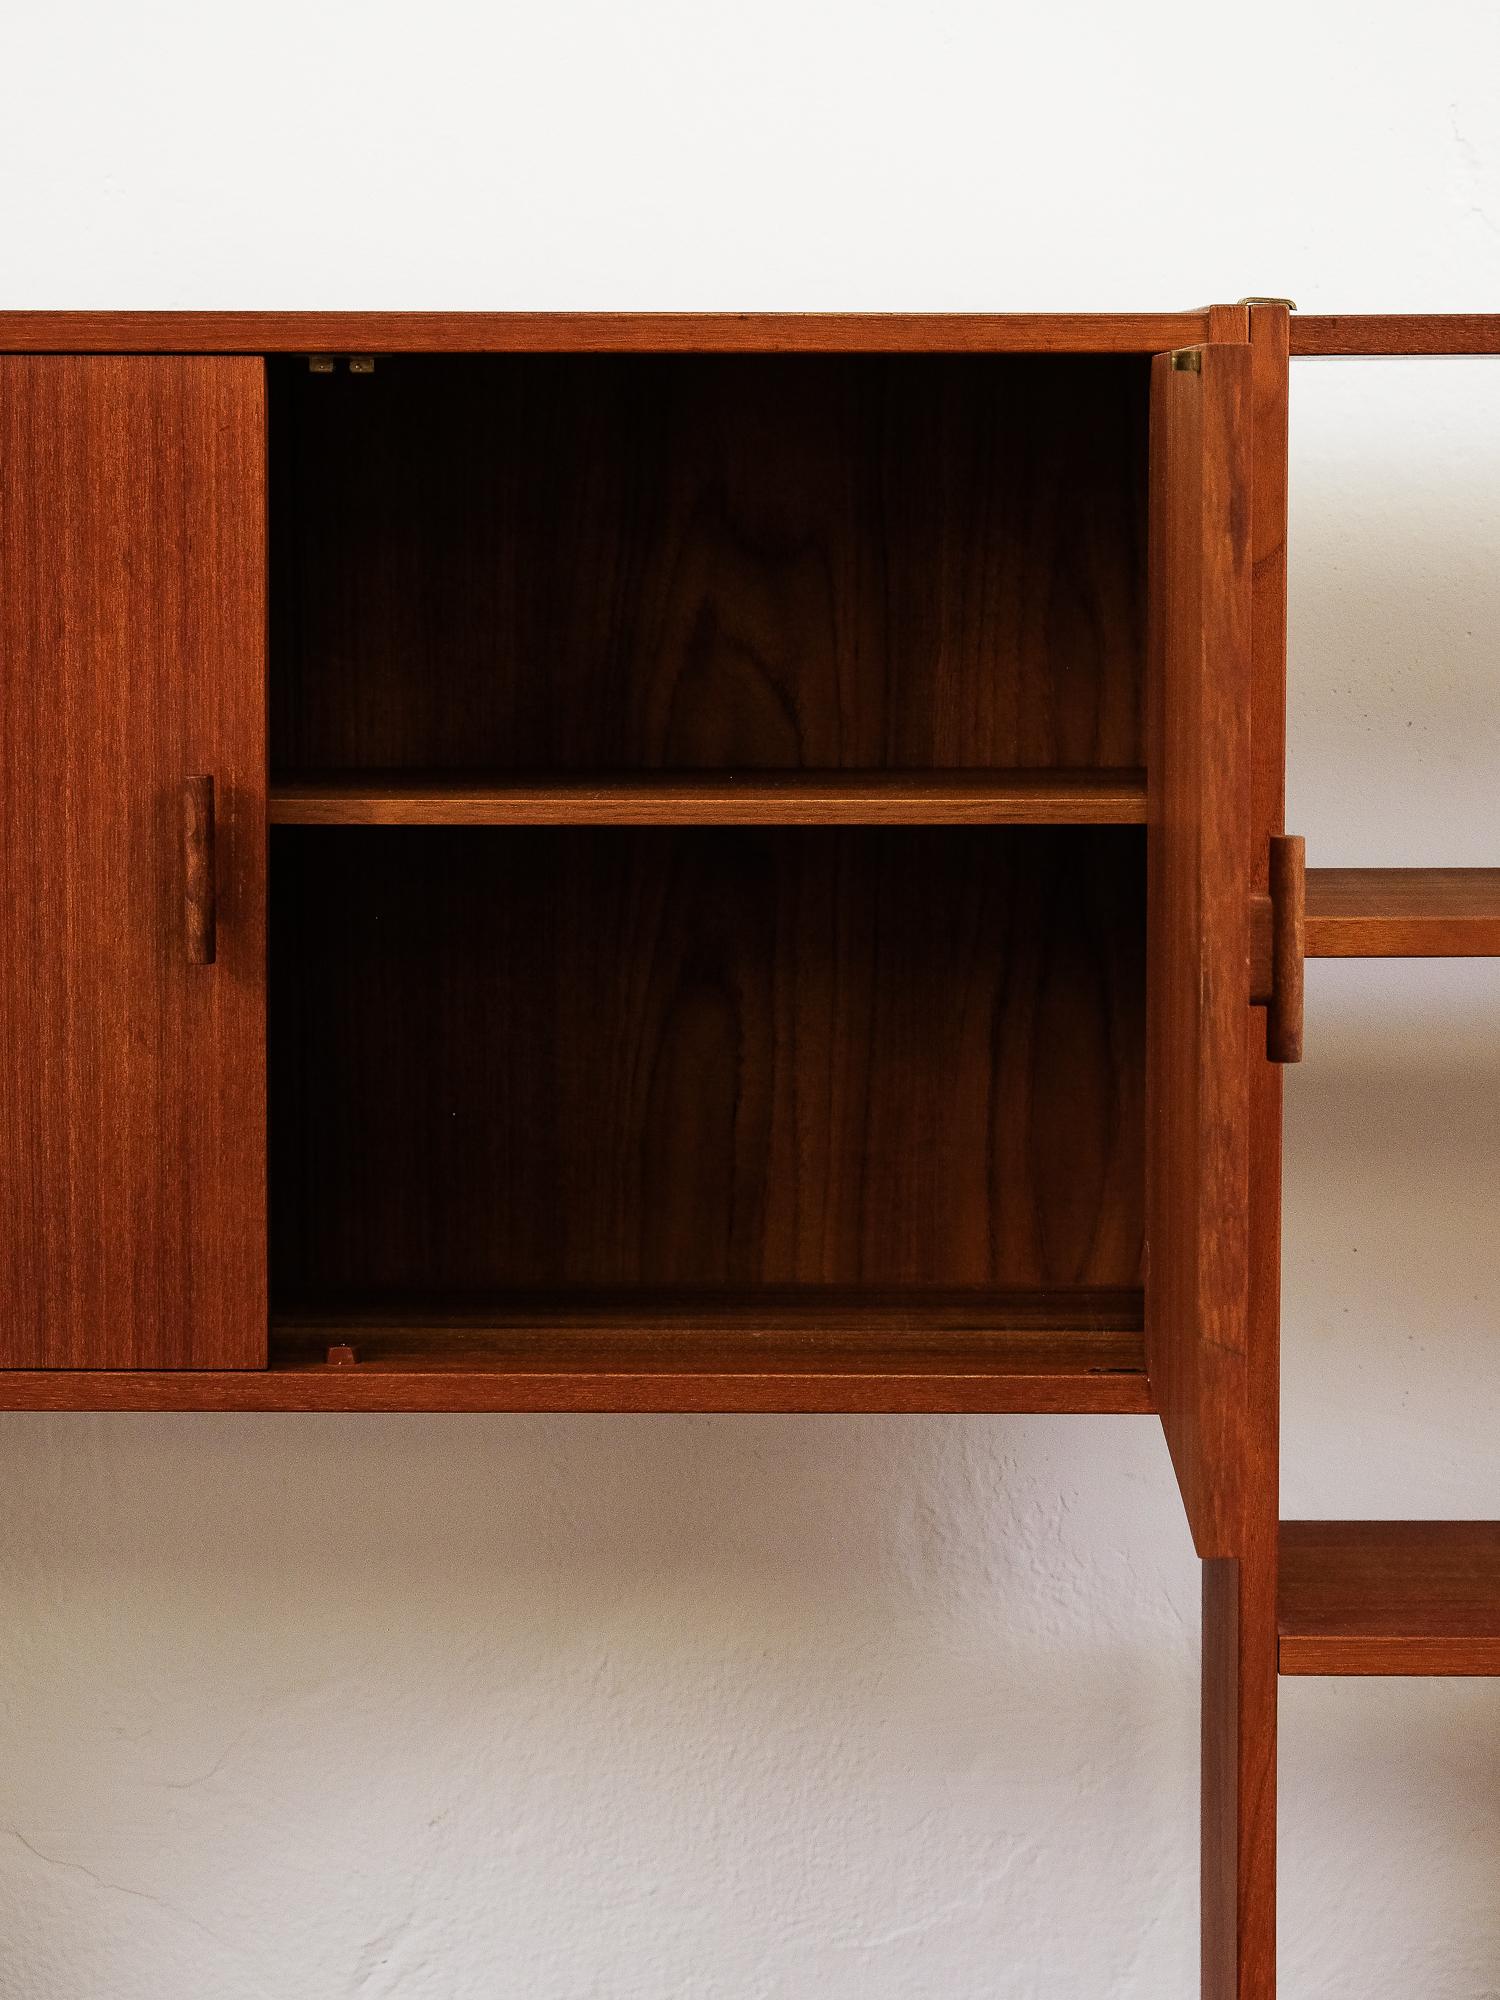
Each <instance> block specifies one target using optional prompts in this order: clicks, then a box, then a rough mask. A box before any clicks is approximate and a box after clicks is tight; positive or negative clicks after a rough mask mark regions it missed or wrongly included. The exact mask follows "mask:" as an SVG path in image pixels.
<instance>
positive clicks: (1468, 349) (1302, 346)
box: [1291, 313, 1500, 354]
mask: <svg viewBox="0 0 1500 2000" xmlns="http://www.w3.org/2000/svg"><path fill="white" fill-rule="evenodd" d="M1291 344H1292V353H1293V354H1500V313H1297V314H1295V315H1294V316H1293V319H1292V327H1291Z"/></svg>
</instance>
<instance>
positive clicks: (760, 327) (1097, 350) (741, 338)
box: [0, 307, 1243, 354]
mask: <svg viewBox="0 0 1500 2000" xmlns="http://www.w3.org/2000/svg"><path fill="white" fill-rule="evenodd" d="M1209 337H1210V336H1209V311H1208V308H1207V307H1203V308H1200V309H1198V310H1196V311H1192V312H1177V313H812V312H804V313H751V312H745V313H612V312H557V313H545V312H493V313H491V312H0V351H6V352H12V353H14V352H23V353H26V352H29V353H71V354H111V353H113V354H142V353H161V354H193V353H200V354H280V353H293V354H296V353H304V352H314V353H317V352H323V351H330V352H335V353H341V354H342V353H350V352H353V353H357V354H382V353H384V354H391V353H401V352H402V351H406V352H410V353H421V354H518V353H531V354H544V353H545V354H566V353H577V354H626V353H632V352H636V353H643V354H694V353H704V354H727V353H747V354H890V353H901V352H905V351H909V352H912V353H931V354H974V353H990V352H992V353H1002V354H1069V353H1072V354H1154V353H1159V352H1162V351H1163V350H1165V349H1167V348H1172V347H1186V346H1190V345H1192V344H1193V343H1194V342H1196V341H1201V340H1206V339H1208V338H1209ZM1241 337H1243V336H1241Z"/></svg>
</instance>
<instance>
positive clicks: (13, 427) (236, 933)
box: [0, 356, 266, 1369]
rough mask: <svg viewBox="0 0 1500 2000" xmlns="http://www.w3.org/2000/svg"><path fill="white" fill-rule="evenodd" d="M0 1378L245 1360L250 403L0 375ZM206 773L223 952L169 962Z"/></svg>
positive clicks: (255, 914) (255, 726)
mask: <svg viewBox="0 0 1500 2000" xmlns="http://www.w3.org/2000/svg"><path fill="white" fill-rule="evenodd" d="M0 500H3V505H0V578H3V585H0V588H3V595H0V643H3V651H4V674H3V679H0V767H3V770H4V773H5V783H4V785H3V787H0V814H3V821H0V967H3V972H0V1128H3V1131H4V1146H3V1148H0V1176H3V1179H0V1271H3V1274H4V1278H3V1284H4V1310H3V1317H0V1365H4V1366H7V1367H25V1368H39V1367H40V1368H68V1369H72V1368H120V1367H127V1366H140V1367H147V1366H149V1367H153V1368H163V1367H199V1368H203V1367H234V1366H240V1367H249V1366H254V1365H257V1364H260V1363H262V1362H263V1361H264V1359H265V1353H266V1264H265V1078H264V1054H265V1013H264V1008H265V984H264V972H265V913H264V903H265V794H266V776H265V762H266V737H265V731H266V724H265V572H264V566H265V524H264V506H265V400H264V382H263V369H262V366H261V364H260V363H259V362H257V361H249V360H206V359H148V358H134V359H117V358H103V359H81V358H80V359H68V358H62V357H34V356H29V357H5V358H3V359H0ZM202 771H212V772H213V773H214V774H215V776H216V779H217V783H218V790H219V818H220V825H221V831H222V839H221V841H220V853H219V864H218V881H217V893H218V905H219V913H220V948H219V956H218V963H217V964H216V965H213V966H200V965H191V964H189V963H188V959H187V955H186V952H185V950H184V939H183V909H184V880H183V844H182V810H183V808H182V796H183V795H182V787H183V781H184V779H185V778H187V777H189V776H191V775H193V774H194V773H197V772H202Z"/></svg>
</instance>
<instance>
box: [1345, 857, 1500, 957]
mask: <svg viewBox="0 0 1500 2000" xmlns="http://www.w3.org/2000/svg"><path fill="white" fill-rule="evenodd" d="M1496 954H1500V868H1310V869H1309V870H1308V872H1307V955H1308V957H1309V958H1493V957H1494V956H1495V955H1496Z"/></svg>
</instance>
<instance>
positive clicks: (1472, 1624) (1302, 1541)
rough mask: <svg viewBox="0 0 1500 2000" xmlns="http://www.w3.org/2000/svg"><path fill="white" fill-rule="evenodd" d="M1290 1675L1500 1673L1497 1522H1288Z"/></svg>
mask: <svg viewBox="0 0 1500 2000" xmlns="http://www.w3.org/2000/svg"><path fill="white" fill-rule="evenodd" d="M1280 1632H1281V1648H1280V1651H1281V1659H1280V1665H1281V1671H1282V1673H1283V1674H1500V1521H1283V1522H1282V1524H1281V1610H1280Z"/></svg>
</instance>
